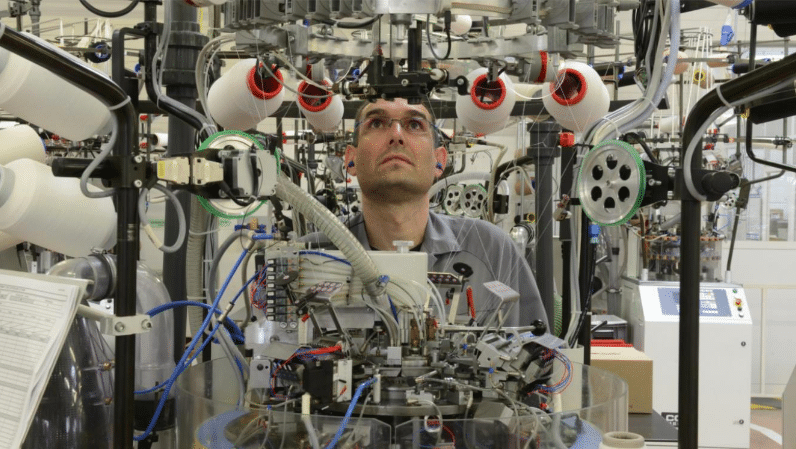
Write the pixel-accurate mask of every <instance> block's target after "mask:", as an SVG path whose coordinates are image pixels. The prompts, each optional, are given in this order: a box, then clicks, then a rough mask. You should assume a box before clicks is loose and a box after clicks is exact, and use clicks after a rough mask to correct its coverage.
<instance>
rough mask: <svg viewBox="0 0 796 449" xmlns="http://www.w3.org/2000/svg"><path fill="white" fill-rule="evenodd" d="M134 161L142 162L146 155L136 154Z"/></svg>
mask: <svg viewBox="0 0 796 449" xmlns="http://www.w3.org/2000/svg"><path fill="white" fill-rule="evenodd" d="M133 162H135V163H136V164H140V163H141V162H144V156H141V155H140V154H139V155H137V156H134V157H133Z"/></svg>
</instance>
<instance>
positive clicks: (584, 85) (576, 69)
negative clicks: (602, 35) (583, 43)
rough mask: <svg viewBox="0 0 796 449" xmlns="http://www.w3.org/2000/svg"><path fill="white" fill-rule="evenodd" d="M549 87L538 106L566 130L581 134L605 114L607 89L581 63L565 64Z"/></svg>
mask: <svg viewBox="0 0 796 449" xmlns="http://www.w3.org/2000/svg"><path fill="white" fill-rule="evenodd" d="M549 86H550V95H545V96H543V97H542V103H544V107H545V109H546V110H547V112H548V113H550V115H552V116H553V118H555V119H556V121H558V123H560V124H561V126H563V127H564V128H566V129H571V130H573V131H577V132H581V131H584V130H585V129H586V128H588V126H589V125H591V124H592V123H594V122H595V121H596V120H598V119H599V118H601V117H603V116H604V115H606V114H607V113H608V107H609V105H610V98H609V96H608V89H607V88H606V87H605V84H603V82H602V80H601V79H600V75H599V74H598V73H597V72H596V71H595V70H594V69H593V68H591V67H589V66H588V65H586V64H584V63H582V62H576V61H567V62H565V63H564V65H563V68H562V69H561V70H559V72H558V76H557V77H556V81H553V82H551V83H550V84H549Z"/></svg>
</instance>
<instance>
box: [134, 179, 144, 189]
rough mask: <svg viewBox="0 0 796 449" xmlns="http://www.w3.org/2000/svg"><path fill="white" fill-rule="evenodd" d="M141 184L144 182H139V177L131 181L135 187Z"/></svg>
mask: <svg viewBox="0 0 796 449" xmlns="http://www.w3.org/2000/svg"><path fill="white" fill-rule="evenodd" d="M142 185H144V183H143V182H141V180H140V179H136V180H135V181H133V186H135V187H138V188H140V187H141V186H142Z"/></svg>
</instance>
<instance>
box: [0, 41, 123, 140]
mask: <svg viewBox="0 0 796 449" xmlns="http://www.w3.org/2000/svg"><path fill="white" fill-rule="evenodd" d="M29 36H31V37H33V38H34V39H35V40H37V41H38V42H41V43H42V45H46V46H48V47H50V48H56V47H54V46H53V45H51V44H49V43H48V42H46V41H44V40H42V39H39V38H36V37H34V36H32V35H29ZM56 50H57V51H58V52H59V53H62V54H63V55H65V56H66V57H68V58H71V59H72V60H74V61H77V62H78V63H79V64H81V65H83V66H85V64H84V63H83V62H82V61H80V60H79V59H77V58H75V57H74V56H72V55H70V54H68V53H66V52H64V51H63V50H59V49H57V48H56ZM86 70H92V71H94V72H96V73H101V72H97V71H96V70H93V69H91V68H90V67H88V66H86ZM103 76H104V74H103ZM0 109H3V110H5V111H6V112H8V113H9V114H11V115H14V116H17V117H20V118H22V119H24V120H26V121H28V122H31V123H35V124H36V125H38V126H41V127H42V128H44V129H46V130H48V131H51V132H54V133H56V134H60V135H61V136H62V137H65V138H67V139H70V140H85V139H88V138H90V137H93V136H95V135H97V134H104V133H105V132H106V131H107V129H108V125H109V123H110V118H111V114H110V111H109V110H108V108H107V106H105V105H104V104H102V102H101V101H99V100H98V99H97V98H95V97H94V96H93V95H92V94H90V93H88V92H86V91H84V90H81V89H80V88H78V87H77V86H75V85H74V84H72V83H70V82H68V81H66V80H65V79H63V78H61V77H59V76H58V75H56V74H55V73H53V72H51V71H49V70H47V69H45V68H44V67H42V66H40V65H38V64H34V63H33V62H31V61H28V60H27V59H25V58H23V57H21V56H18V55H17V54H15V53H10V52H8V51H7V50H6V49H5V48H0Z"/></svg>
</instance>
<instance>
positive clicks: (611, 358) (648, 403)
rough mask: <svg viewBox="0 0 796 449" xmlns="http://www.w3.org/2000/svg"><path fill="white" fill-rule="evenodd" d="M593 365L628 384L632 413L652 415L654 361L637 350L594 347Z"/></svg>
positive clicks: (592, 351)
mask: <svg viewBox="0 0 796 449" xmlns="http://www.w3.org/2000/svg"><path fill="white" fill-rule="evenodd" d="M591 365H592V366H594V367H595V368H600V369H603V370H606V371H610V372H612V373H614V374H616V375H617V376H619V377H621V378H622V379H624V380H625V382H627V386H628V390H629V408H628V411H629V412H630V413H652V359H650V358H649V357H647V355H646V354H644V353H643V352H640V351H638V350H636V349H635V348H615V347H596V346H595V347H592V348H591Z"/></svg>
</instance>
